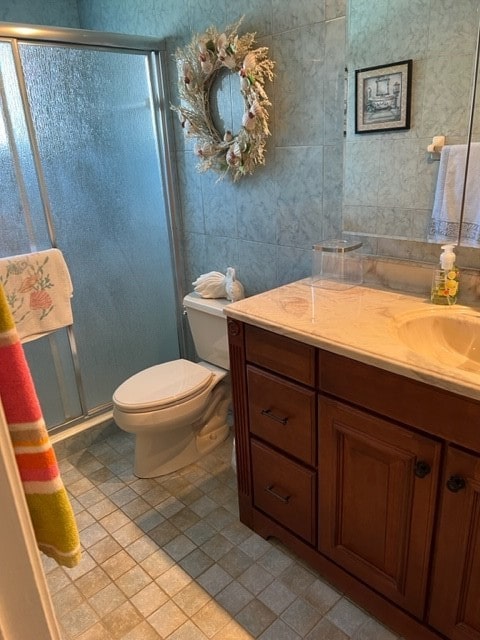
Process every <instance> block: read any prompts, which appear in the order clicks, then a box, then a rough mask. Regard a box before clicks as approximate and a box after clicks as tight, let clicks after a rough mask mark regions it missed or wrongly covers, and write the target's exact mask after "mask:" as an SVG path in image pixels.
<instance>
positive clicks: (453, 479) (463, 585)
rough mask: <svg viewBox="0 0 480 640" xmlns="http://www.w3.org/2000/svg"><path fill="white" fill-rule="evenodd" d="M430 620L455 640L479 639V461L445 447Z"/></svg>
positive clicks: (454, 448) (462, 452)
mask: <svg viewBox="0 0 480 640" xmlns="http://www.w3.org/2000/svg"><path fill="white" fill-rule="evenodd" d="M479 426H480V425H479V424H478V423H477V424H476V425H475V427H476V428H478V427H479ZM428 620H429V622H430V624H431V625H432V626H433V627H435V628H436V629H438V630H439V631H441V632H442V633H444V634H445V636H447V638H451V640H473V639H475V640H476V639H477V638H480V457H479V456H478V455H473V454H471V453H468V452H466V451H462V450H460V449H458V448H456V447H448V449H447V457H446V466H445V473H444V478H443V484H442V493H441V502H440V508H439V522H438V530H437V543H436V546H435V551H434V554H433V576H432V583H431V600H430V610H429V613H428Z"/></svg>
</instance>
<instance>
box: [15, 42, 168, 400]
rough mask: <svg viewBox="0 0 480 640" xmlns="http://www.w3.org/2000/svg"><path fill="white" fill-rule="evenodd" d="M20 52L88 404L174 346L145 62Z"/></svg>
mask: <svg viewBox="0 0 480 640" xmlns="http://www.w3.org/2000/svg"><path fill="white" fill-rule="evenodd" d="M20 52H21V59H22V65H23V68H24V73H25V78H26V83H27V91H28V98H29V102H30V105H31V113H32V118H33V122H34V125H35V129H36V135H37V141H38V146H39V152H40V158H41V162H42V166H43V171H44V175H45V180H46V185H47V189H48V193H49V198H50V206H51V210H52V216H53V221H54V225H55V229H56V234H57V243H58V246H59V248H60V249H61V250H62V251H63V252H64V255H65V258H66V261H67V264H68V265H69V268H70V271H71V275H72V280H73V285H74V298H73V312H74V330H75V336H76V340H77V345H78V355H79V359H80V365H81V370H82V377H83V384H84V388H85V393H86V400H87V406H88V408H89V409H92V408H94V407H97V406H99V405H102V404H104V403H106V402H110V401H111V395H112V392H113V391H114V389H115V388H116V386H117V385H118V384H119V383H121V382H122V381H123V380H125V378H127V377H128V376H130V375H132V374H133V373H135V372H137V371H139V370H141V369H143V368H145V367H148V366H151V365H153V364H157V363H159V362H164V361H166V360H170V359H172V358H177V357H178V353H179V349H178V339H177V325H176V313H175V298H174V280H173V271H172V265H171V257H170V255H171V254H170V243H169V237H168V232H167V224H166V215H165V209H164V196H163V191H162V180H161V172H160V168H159V163H158V158H157V147H156V139H155V134H154V128H153V118H152V111H151V104H150V103H151V100H150V90H149V77H148V60H147V57H146V56H145V55H142V54H137V53H124V52H121V53H120V52H113V51H108V50H93V49H86V48H82V49H80V48H69V47H61V46H49V45H38V44H21V45H20Z"/></svg>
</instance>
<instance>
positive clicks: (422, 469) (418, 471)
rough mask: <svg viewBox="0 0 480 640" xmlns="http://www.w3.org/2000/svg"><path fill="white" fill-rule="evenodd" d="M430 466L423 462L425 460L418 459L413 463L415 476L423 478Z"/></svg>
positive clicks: (430, 468)
mask: <svg viewBox="0 0 480 640" xmlns="http://www.w3.org/2000/svg"><path fill="white" fill-rule="evenodd" d="M431 470H432V467H431V466H430V465H429V464H428V462H425V460H419V461H418V462H417V464H416V465H415V475H416V476H417V478H425V477H426V476H428V474H429V473H430V472H431Z"/></svg>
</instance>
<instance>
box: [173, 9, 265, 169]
mask: <svg viewBox="0 0 480 640" xmlns="http://www.w3.org/2000/svg"><path fill="white" fill-rule="evenodd" d="M241 21H242V20H240V21H239V22H238V23H236V24H235V25H233V26H230V27H227V28H226V29H225V31H224V32H222V33H219V32H218V31H217V29H216V28H215V27H213V26H212V27H209V28H208V29H207V30H206V31H205V33H203V34H196V35H195V36H194V37H193V38H192V41H191V42H190V44H189V45H187V46H186V47H185V48H184V49H177V51H176V53H175V59H176V62H177V69H178V86H179V93H180V106H172V109H173V110H174V111H176V112H177V113H178V117H179V119H180V122H181V124H182V127H183V129H184V132H185V135H186V136H187V137H189V138H190V137H193V138H195V139H196V144H195V153H196V154H197V156H198V157H199V163H198V165H197V168H198V170H199V171H202V172H203V171H208V170H209V169H213V170H214V171H216V172H218V173H220V174H221V176H220V178H223V177H224V176H225V175H226V174H227V173H230V175H231V176H232V177H233V180H234V181H237V180H239V179H240V178H242V177H243V176H245V175H246V174H252V173H253V171H254V169H255V167H256V166H257V165H262V164H265V145H266V139H267V136H269V135H270V130H269V128H268V112H267V107H268V106H270V105H271V102H270V100H269V99H268V96H267V94H266V92H265V87H264V85H265V82H266V80H267V79H268V80H272V79H273V67H274V62H272V60H269V59H268V57H267V54H268V47H259V48H257V49H254V48H252V47H253V44H254V41H255V34H254V33H246V34H245V35H243V36H238V35H237V29H238V27H239V26H240V23H241ZM221 69H228V70H229V71H231V72H232V73H236V74H238V77H239V88H240V93H241V95H242V97H243V100H244V104H245V112H244V114H243V118H242V126H241V127H240V130H239V131H238V132H237V133H234V132H232V131H226V132H225V134H223V135H222V134H220V133H219V132H218V131H217V129H216V128H215V126H214V124H213V122H212V117H211V113H210V103H209V98H210V89H211V87H212V84H213V82H214V80H215V78H216V76H217V74H218V72H219V71H220V70H221Z"/></svg>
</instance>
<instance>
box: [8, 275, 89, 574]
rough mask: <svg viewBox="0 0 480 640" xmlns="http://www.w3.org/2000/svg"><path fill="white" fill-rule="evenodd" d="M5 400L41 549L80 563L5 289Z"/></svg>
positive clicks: (75, 536) (65, 561) (71, 516)
mask: <svg viewBox="0 0 480 640" xmlns="http://www.w3.org/2000/svg"><path fill="white" fill-rule="evenodd" d="M0 398H1V400H2V404H3V408H4V411H5V417H6V419H7V423H8V428H9V431H10V436H11V439H12V444H13V450H14V453H15V458H16V460H17V465H18V470H19V472H20V478H21V480H22V483H23V488H24V491H25V497H26V499H27V505H28V508H29V511H30V517H31V520H32V524H33V529H34V531H35V536H36V539H37V544H38V546H39V548H40V550H41V551H43V553H45V554H46V555H47V556H50V557H52V558H54V559H55V560H56V561H57V562H58V564H61V565H64V566H66V567H74V566H75V565H77V564H78V563H79V562H80V558H81V551H80V539H79V536H78V530H77V524H76V522H75V517H74V514H73V510H72V506H71V504H70V501H69V499H68V496H67V492H66V490H65V487H64V485H63V482H62V479H61V478H60V473H59V469H58V465H57V460H56V457H55V452H54V450H53V447H52V445H51V443H50V439H49V437H48V432H47V429H46V427H45V422H44V420H43V415H42V410H41V408H40V404H39V402H38V398H37V394H36V391H35V387H34V384H33V380H32V376H31V374H30V369H29V367H28V364H27V360H26V358H25V354H24V351H23V346H22V344H21V342H20V338H19V336H18V333H17V329H16V327H15V323H14V321H13V316H12V313H11V310H10V306H9V304H8V302H7V298H6V296H5V292H4V290H3V287H2V286H1V285H0Z"/></svg>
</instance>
